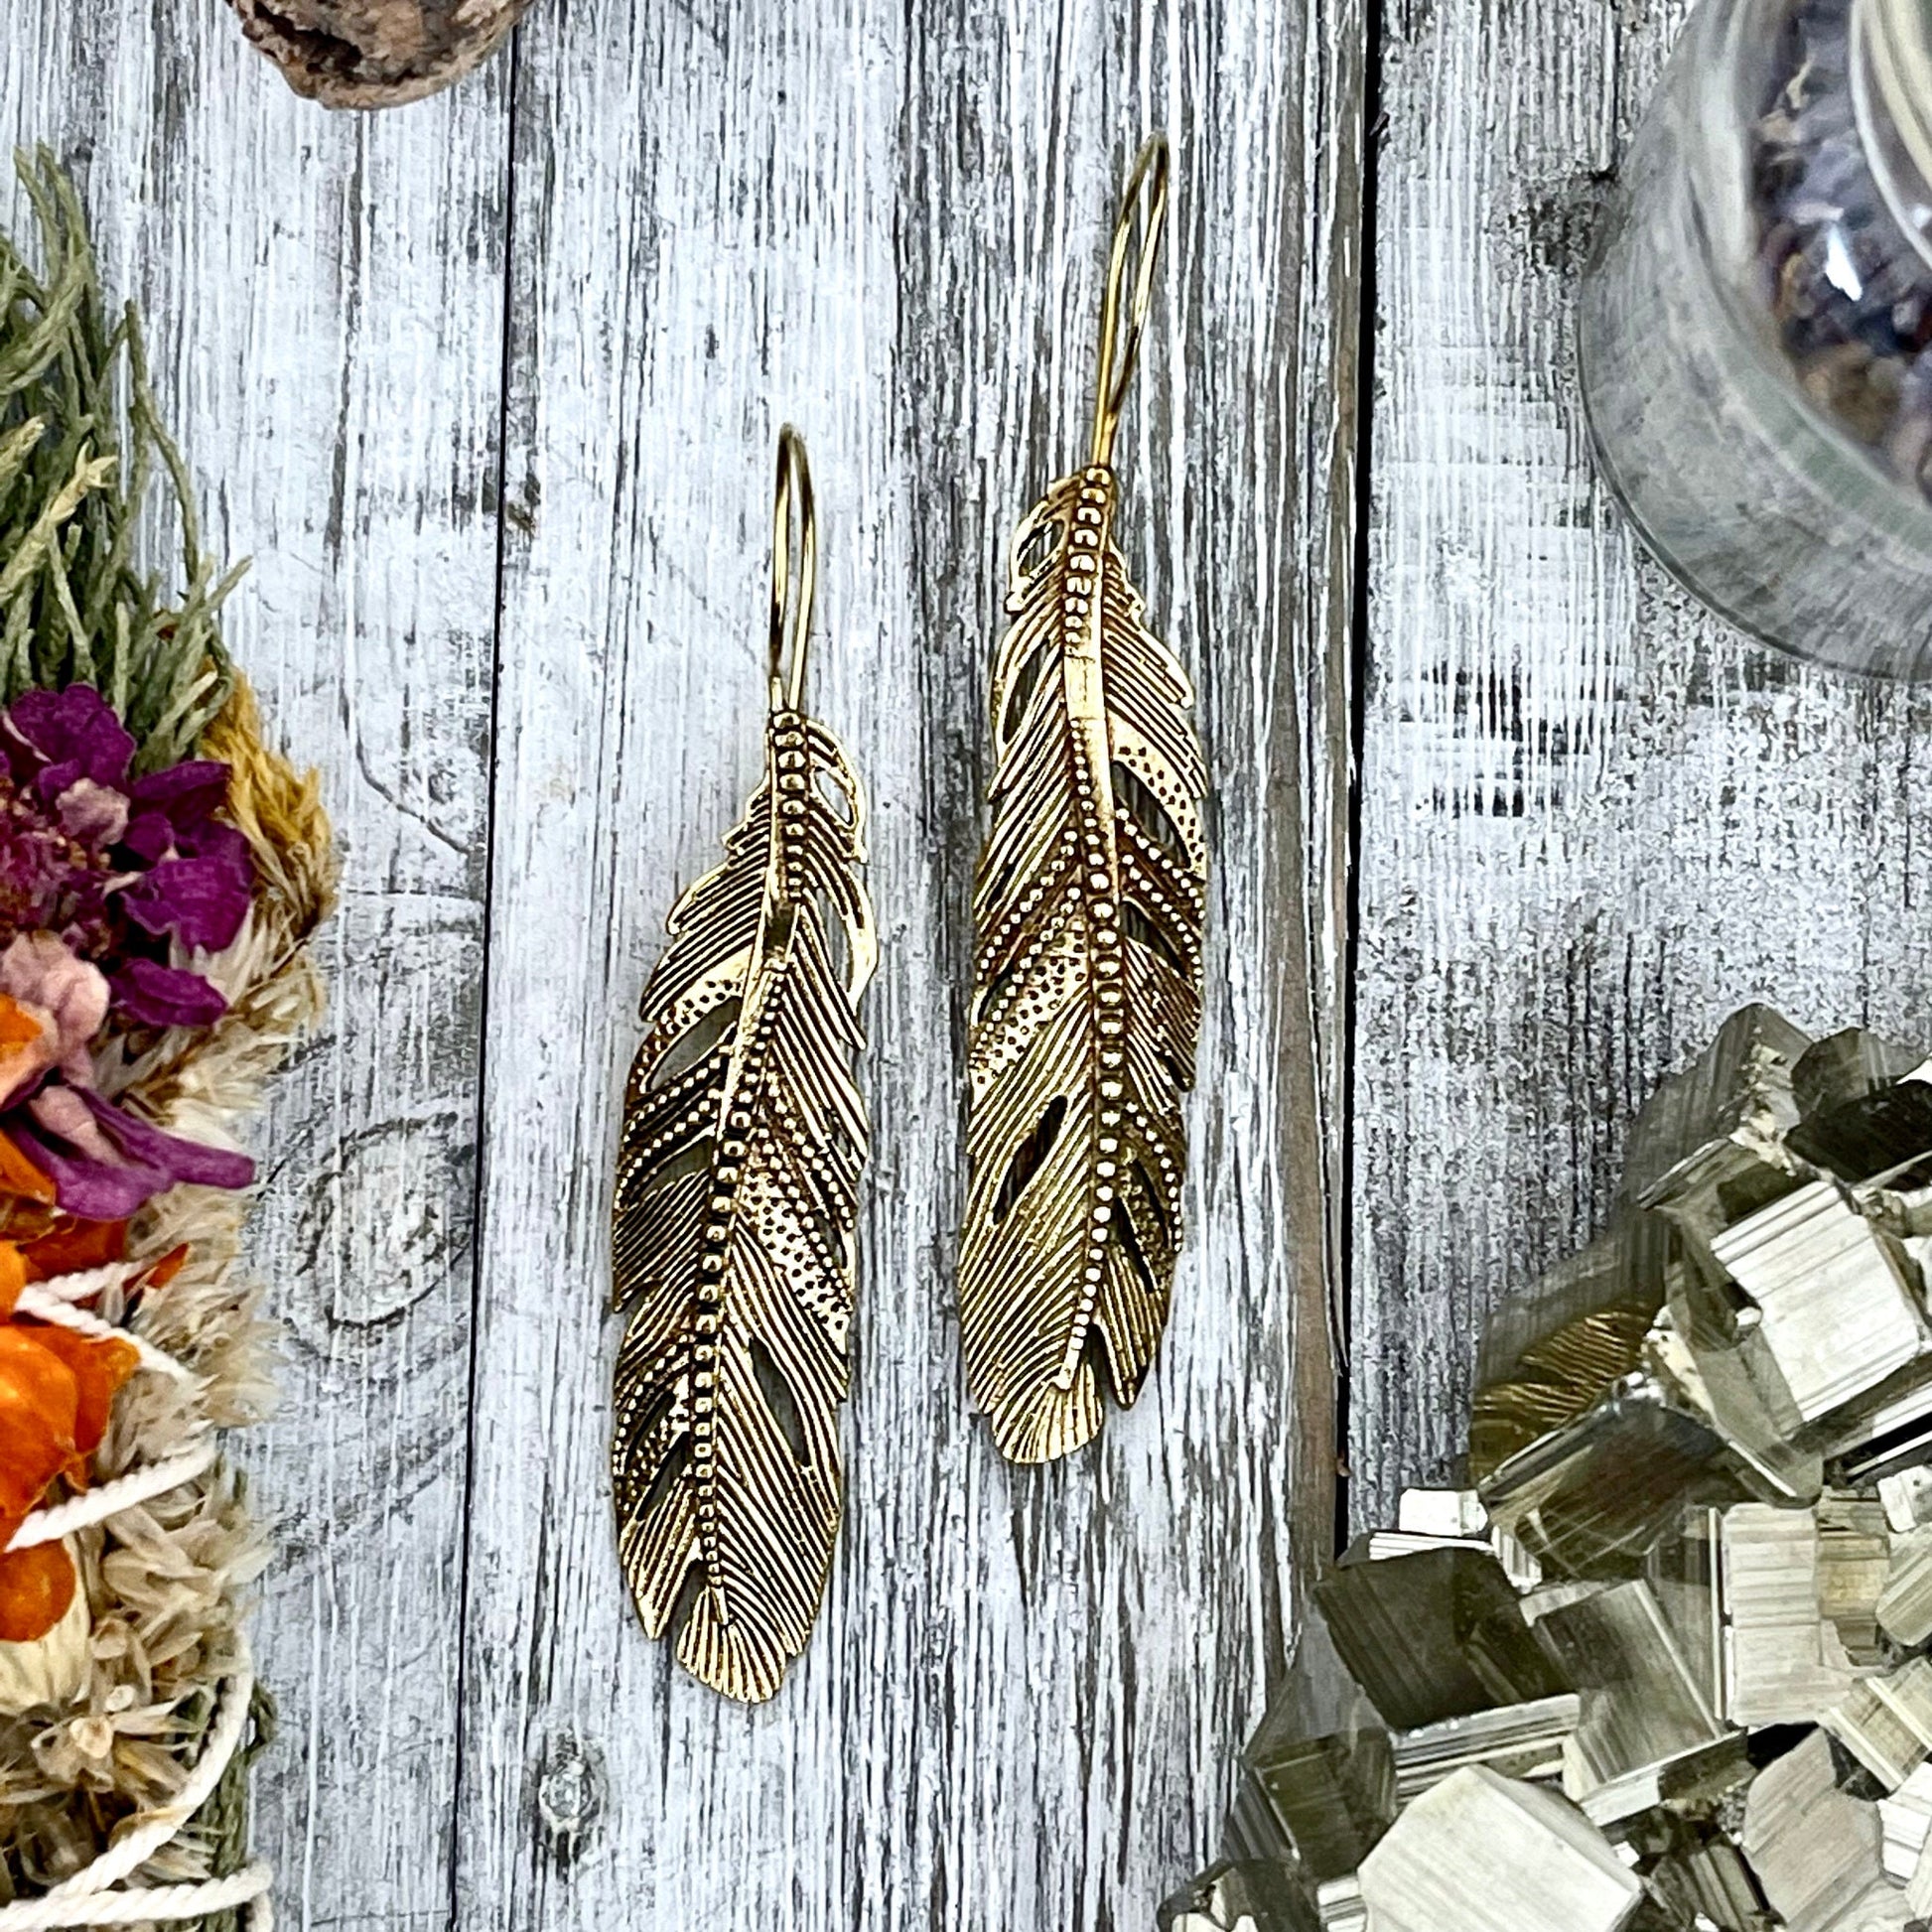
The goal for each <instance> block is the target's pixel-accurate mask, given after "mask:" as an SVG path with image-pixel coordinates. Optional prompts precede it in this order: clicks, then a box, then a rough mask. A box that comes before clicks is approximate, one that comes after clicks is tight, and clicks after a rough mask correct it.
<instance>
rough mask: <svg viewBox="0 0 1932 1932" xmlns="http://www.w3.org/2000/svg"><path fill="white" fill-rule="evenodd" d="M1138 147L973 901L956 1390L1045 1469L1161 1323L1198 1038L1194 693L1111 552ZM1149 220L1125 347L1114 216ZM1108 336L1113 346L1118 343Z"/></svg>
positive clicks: (1018, 630)
mask: <svg viewBox="0 0 1932 1932" xmlns="http://www.w3.org/2000/svg"><path fill="white" fill-rule="evenodd" d="M1167 168H1168V160H1167V147H1166V144H1165V143H1164V142H1156V143H1154V144H1152V145H1151V146H1150V147H1149V148H1148V150H1147V151H1146V152H1145V153H1144V154H1143V155H1142V157H1141V161H1140V163H1139V166H1138V167H1137V168H1136V170H1135V174H1134V178H1133V181H1132V182H1131V183H1130V184H1129V188H1128V191H1127V196H1126V203H1125V211H1124V212H1123V214H1122V217H1121V220H1120V223H1119V225H1118V227H1117V228H1116V230H1115V236H1114V248H1113V257H1112V263H1111V266H1110V270H1109V275H1108V282H1107V302H1106V308H1105V312H1104V315H1103V320H1102V329H1101V361H1100V391H1099V402H1098V407H1097V411H1096V420H1095V426H1094V437H1093V448H1092V453H1091V458H1090V461H1089V463H1088V465H1087V467H1086V468H1085V469H1084V470H1081V471H1079V472H1077V473H1076V474H1074V475H1073V476H1070V477H1067V478H1064V479H1062V480H1061V481H1060V482H1058V483H1054V484H1053V486H1052V487H1051V488H1050V489H1049V490H1048V491H1047V492H1046V495H1045V497H1044V499H1043V500H1042V501H1041V502H1040V503H1039V504H1038V505H1037V506H1036V507H1035V509H1034V510H1033V511H1032V512H1031V513H1030V514H1029V515H1028V517H1027V518H1026V520H1025V521H1024V522H1023V523H1022V524H1021V525H1020V528H1019V530H1018V532H1017V533H1016V535H1015V537H1014V541H1013V549H1012V572H1011V585H1010V589H1009V592H1008V596H1007V610H1008V613H1009V615H1010V616H1011V617H1012V620H1013V624H1012V628H1011V629H1010V630H1009V631H1008V632H1007V635H1006V638H1005V640H1004V642H1003V643H1002V644H1001V646H1000V651H999V656H998V659H997V661H996V664H995V667H994V675H993V702H992V719H993V739H994V752H995V758H996V761H997V762H996V768H995V773H994V778H993V785H992V797H991V827H990V830H989V833H988V836H987V842H986V847H985V850H984V852H983V853H982V855H981V858H980V866H979V878H978V883H977V886H976V889H975V894H974V916H975V920H976V923H977V927H978V944H977V949H976V953H975V958H974V989H973V1003H972V1014H971V1035H970V1038H969V1041H968V1059H969V1073H970V1108H969V1119H968V1146H969V1152H970V1154H971V1158H972V1170H973V1174H972V1185H971V1190H970V1193H969V1196H968V1199H967V1206H966V1224H965V1228H964V1231H963V1234H962V1237H961V1244H960V1264H959V1301H960V1335H961V1343H962V1346H963V1349H964V1353H965V1359H966V1377H967V1386H968V1388H969V1390H970V1392H971V1395H972V1399H973V1402H974V1404H975V1406H976V1407H978V1408H979V1409H980V1410H981V1411H982V1412H983V1413H984V1414H985V1415H986V1417H987V1419H988V1421H989V1422H990V1423H991V1425H992V1429H993V1436H994V1441H995V1442H996V1443H997V1444H998V1446H999V1448H1000V1449H1001V1451H1002V1453H1004V1454H1006V1455H1007V1456H1009V1457H1011V1458H1013V1459H1014V1460H1016V1461H1022V1462H1040V1461H1046V1460H1048V1459H1050V1458H1052V1457H1054V1456H1058V1455H1064V1454H1066V1453H1067V1452H1068V1451H1069V1450H1072V1449H1078V1448H1080V1447H1081V1446H1082V1445H1083V1444H1085V1443H1087V1442H1090V1441H1091V1440H1092V1439H1093V1437H1094V1435H1095V1434H1096V1433H1097V1432H1098V1430H1099V1428H1100V1424H1101V1410H1102V1399H1101V1382H1100V1370H1101V1366H1102V1364H1103V1363H1104V1365H1105V1369H1106V1375H1107V1381H1108V1383H1109V1385H1110V1386H1111V1389H1112V1392H1113V1395H1114V1397H1115V1399H1116V1400H1117V1401H1118V1402H1120V1403H1122V1404H1127V1403H1131V1402H1132V1401H1133V1400H1134V1399H1135V1397H1136V1396H1137V1395H1138V1394H1139V1392H1140V1388H1141V1384H1142V1382H1143V1381H1144V1379H1145V1378H1146V1376H1147V1373H1148V1370H1149V1368H1150V1367H1151V1365H1152V1363H1153V1360H1154V1355H1155V1351H1156V1349H1157V1347H1158V1346H1159V1343H1160V1339H1161V1334H1162V1331H1163V1329H1164V1328H1165V1326H1166V1324H1167V1317H1168V1305H1169V1300H1170V1297H1171V1295H1172V1292H1173V1271H1174V1260H1175V1255H1176V1253H1177V1251H1178V1248H1179V1243H1180V1189H1181V1177H1182V1172H1183V1169H1184V1167H1185V1163H1186V1147H1185V1142H1184V1138H1183V1125H1182V1119H1181V1104H1182V1099H1183V1096H1184V1094H1185V1092H1186V1089H1187V1088H1188V1087H1189V1086H1190V1085H1191V1084H1192V1080H1193V1058H1194V1040H1195V1035H1196V1034H1197V1032H1198V1030H1199V1025H1200V989H1201V920H1202V914H1203V911H1204V907H1205V903H1206V881H1207V857H1206V848H1205V844H1204V841H1203V838H1202V828H1201V809H1202V802H1203V798H1204V795H1205V790H1206V774H1205V768H1204V766H1203V763H1202V759H1201V751H1200V745H1199V743H1198V741H1197V739H1196V738H1195V735H1194V731H1193V727H1192V725H1191V724H1190V722H1189V720H1188V711H1189V708H1190V706H1191V704H1192V702H1193V692H1192V688H1191V686H1190V685H1189V683H1188V681H1187V677H1186V674H1185V673H1184V672H1183V670H1182V669H1181V666H1180V662H1179V660H1178V658H1176V657H1175V656H1174V654H1173V651H1172V650H1170V649H1169V648H1168V646H1167V645H1166V644H1164V643H1163V642H1162V641H1161V640H1160V639H1159V638H1158V637H1156V636H1155V635H1154V633H1153V632H1152V631H1151V630H1150V629H1149V628H1148V627H1147V625H1146V623H1145V622H1144V621H1143V610H1144V607H1143V605H1142V602H1141V598H1140V594H1139V593H1138V592H1137V591H1136V590H1135V589H1134V587H1133V585H1132V584H1131V583H1130V582H1129V581H1128V576H1127V565H1126V561H1125V559H1124V558H1123V557H1122V555H1121V553H1120V550H1119V549H1118V547H1117V546H1116V544H1115V542H1114V536H1113V525H1114V515H1115V510H1116V506H1117V503H1118V500H1119V483H1118V481H1117V479H1116V478H1115V475H1114V472H1113V471H1112V469H1111V468H1109V467H1108V466H1109V458H1110V456H1111V452H1112V446H1113V438H1114V430H1115V426H1116V424H1117V423H1118V420H1119V413H1120V408H1121V404H1122V401H1123V399H1124V394H1125V388H1126V384H1127V381H1128V379H1129V377H1130V375H1131V373H1132V370H1133V365H1134V358H1135V353H1136V349H1137V346H1138V344H1139V339H1140V335H1141V331H1142V328H1143V326H1144V323H1145V320H1146V315H1147V308H1148V300H1149V293H1150V284H1151V277H1152V274H1153V266H1154V259H1155V252H1156V249H1157V246H1158V243H1159V238H1160V229H1161V224H1162V220H1163V215H1164V211H1165V208H1166V203H1167ZM1144 197H1145V199H1146V203H1147V211H1146V216H1145V231H1144V236H1143V241H1142V246H1141V254H1140V261H1139V268H1138V272H1137V275H1136V278H1135V286H1134V291H1133V297H1132V303H1131V308H1130V313H1129V319H1128V323H1127V327H1126V331H1125V334H1124V336H1122V335H1121V331H1120V312H1121V303H1122V299H1123V295H1124V292H1125V285H1126V271H1127V259H1128V251H1129V245H1130V242H1131V240H1132V237H1133V232H1134V212H1135V209H1136V207H1137V206H1138V205H1139V204H1140V202H1141V201H1142V199H1143V198H1144ZM1117 339H1118V340H1117Z"/></svg>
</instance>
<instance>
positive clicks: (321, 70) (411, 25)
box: [228, 0, 530, 107]
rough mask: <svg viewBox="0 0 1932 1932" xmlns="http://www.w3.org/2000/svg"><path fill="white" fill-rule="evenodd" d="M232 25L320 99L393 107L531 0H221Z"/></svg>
mask: <svg viewBox="0 0 1932 1932" xmlns="http://www.w3.org/2000/svg"><path fill="white" fill-rule="evenodd" d="M228 4H229V5H230V6H232V7H233V8H234V10H235V12H236V13H237V14H238V15H239V16H240V18H241V31H242V32H243V33H244V34H246V35H247V37H248V38H249V40H251V41H252V42H253V43H254V44H255V46H257V47H258V48H260V49H261V51H262V52H263V53H264V54H266V55H267V56H268V57H269V59H270V60H271V61H273V62H274V63H275V64H276V66H277V67H279V68H280V69H282V73H283V76H284V78H286V79H287V81H288V83H289V85H290V86H291V87H293V88H294V89H295V91H296V92H297V93H299V94H306V95H308V96H309V97H310V98H311V99H312V100H319V101H321V102H322V104H323V105H324V106H325V107H399V106H401V105H402V103H403V102H405V101H410V100H421V99H422V97H423V96H424V95H425V94H433V93H435V92H436V91H437V89H438V88H440V87H447V86H448V85H449V84H450V82H451V81H453V80H458V79H461V78H462V76H463V75H464V74H466V73H468V72H469V71H470V69H472V68H474V67H476V66H477V65H478V64H479V63H481V62H483V61H485V60H487V59H488V58H489V56H490V55H491V54H493V53H494V52H495V51H496V49H497V48H498V47H499V46H500V45H501V44H502V42H503V40H504V38H505V37H506V36H507V35H508V33H509V31H510V29H511V28H512V27H514V26H515V25H516V23H517V20H518V19H519V17H520V16H521V15H522V13H523V10H524V9H525V8H526V7H527V6H528V5H529V4H530V0H228Z"/></svg>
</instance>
